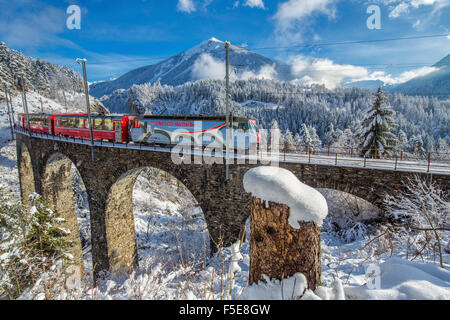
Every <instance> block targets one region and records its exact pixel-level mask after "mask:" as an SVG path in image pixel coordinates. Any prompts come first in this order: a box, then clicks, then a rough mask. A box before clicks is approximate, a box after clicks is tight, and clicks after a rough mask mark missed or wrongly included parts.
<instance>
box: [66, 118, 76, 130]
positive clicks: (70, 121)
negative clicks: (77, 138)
mask: <svg viewBox="0 0 450 320" xmlns="http://www.w3.org/2000/svg"><path fill="white" fill-rule="evenodd" d="M68 122H69V128H76V127H77V126H76V124H77V120H76V119H74V118H71V119H69V120H68Z"/></svg>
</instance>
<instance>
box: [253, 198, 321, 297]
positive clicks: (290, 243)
mask: <svg viewBox="0 0 450 320" xmlns="http://www.w3.org/2000/svg"><path fill="white" fill-rule="evenodd" d="M288 218H289V207H288V206H286V205H282V204H277V203H273V202H269V205H268V208H266V202H265V201H263V200H261V199H258V198H255V197H252V212H251V235H250V272H249V285H251V284H253V283H256V282H259V281H260V280H263V277H262V275H263V274H265V275H267V276H268V277H269V278H271V279H273V278H275V279H278V280H282V279H284V278H288V277H291V276H293V275H294V274H295V273H297V272H301V273H303V275H304V276H305V277H306V279H307V281H308V288H309V289H311V290H314V289H315V288H316V287H318V286H320V284H321V280H320V277H321V261H320V228H319V227H318V226H317V225H316V224H315V223H314V222H301V221H300V222H299V223H300V229H298V230H297V229H294V228H292V227H291V225H290V224H289V221H288Z"/></svg>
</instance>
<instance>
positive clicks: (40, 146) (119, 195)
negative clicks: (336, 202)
mask: <svg viewBox="0 0 450 320" xmlns="http://www.w3.org/2000/svg"><path fill="white" fill-rule="evenodd" d="M90 148H91V147H90V146H88V145H81V144H74V143H70V142H60V141H58V142H56V141H52V140H45V139H38V138H32V139H30V138H29V137H28V136H26V135H22V134H20V133H17V155H18V163H19V175H20V183H21V193H22V198H23V199H26V198H27V195H29V194H30V193H32V192H34V191H36V192H37V193H40V194H43V195H44V196H46V198H47V200H48V201H49V202H50V203H51V204H52V205H53V207H54V208H56V209H59V210H62V211H63V212H62V213H63V214H64V217H65V218H66V219H67V220H68V221H72V222H73V221H76V218H75V220H73V219H74V217H75V209H74V206H73V204H70V202H72V203H73V194H72V195H70V192H67V188H68V182H67V179H69V180H70V175H69V176H68V174H67V172H68V171H67V166H68V163H69V162H71V163H73V164H75V165H76V167H77V169H78V171H79V173H80V175H81V177H82V180H83V182H84V185H85V187H86V192H87V194H88V199H89V209H90V216H91V233H92V234H91V238H92V239H91V240H92V256H93V263H94V265H95V269H94V275H98V273H99V272H100V271H102V270H110V271H117V270H123V269H124V268H126V267H129V266H132V265H133V264H134V263H135V262H136V237H135V233H134V222H133V212H132V208H133V206H132V190H133V185H134V182H135V180H136V178H137V176H138V175H139V173H140V170H141V169H143V168H145V167H153V168H157V169H160V170H163V171H165V172H167V173H169V174H171V175H172V176H174V177H175V178H177V179H178V180H179V181H180V182H181V183H183V184H184V185H185V186H186V188H187V189H188V190H189V191H190V192H191V193H192V195H193V196H194V197H195V199H196V200H197V202H198V204H199V206H200V207H201V209H202V211H203V214H204V216H205V220H206V223H207V225H208V231H209V234H210V238H211V248H212V250H215V248H216V244H219V243H221V242H223V244H224V245H225V246H227V245H230V244H231V243H233V242H235V240H236V239H238V238H239V236H240V234H241V232H242V231H243V226H244V225H245V221H246V219H247V218H248V217H249V215H250V208H251V197H250V195H249V194H247V193H246V192H245V190H244V188H243V183H242V180H243V176H244V174H245V173H246V172H247V170H249V169H251V168H252V167H255V166H256V165H250V164H234V165H230V173H231V177H232V179H231V180H229V181H227V180H225V166H224V165H219V164H175V163H174V162H173V161H172V159H171V154H170V153H168V152H157V151H148V150H132V149H119V148H110V147H95V157H96V161H95V162H92V159H91V151H90ZM55 159H59V160H56V162H58V161H59V164H58V165H57V166H55ZM192 163H194V161H192ZM280 166H281V167H283V168H286V169H288V170H290V171H292V172H293V173H294V174H295V175H296V176H297V177H298V179H299V180H300V181H302V182H303V183H306V184H308V185H310V186H312V187H315V188H330V189H336V190H340V191H345V192H348V193H350V194H353V195H355V196H358V197H360V198H363V199H365V200H367V201H369V202H371V203H373V204H375V205H377V206H379V207H382V202H383V198H384V196H385V194H386V193H391V194H393V193H395V192H396V191H397V190H401V189H402V188H403V185H402V180H404V179H406V178H407V177H412V176H414V175H416V174H417V175H419V176H423V177H426V178H427V179H432V180H433V181H434V182H435V183H436V184H437V185H439V186H440V187H441V188H442V189H444V190H448V189H449V178H450V176H448V175H437V174H433V175H432V176H430V175H428V174H425V173H409V172H402V171H393V170H392V171H390V170H373V169H364V168H346V167H337V166H326V165H313V164H299V163H280ZM72 228H73V229H76V226H75V225H74V224H73V223H72V227H71V229H72ZM74 232H75V233H76V230H74Z"/></svg>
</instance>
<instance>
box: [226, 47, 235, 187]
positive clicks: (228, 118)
mask: <svg viewBox="0 0 450 320" xmlns="http://www.w3.org/2000/svg"><path fill="white" fill-rule="evenodd" d="M229 49H230V42H228V41H225V86H226V88H225V107H226V121H227V125H226V130H225V148H226V149H225V150H226V151H225V153H226V156H225V179H226V180H230V164H229V158H230V141H231V139H232V138H233V135H232V130H233V128H232V125H231V122H232V121H233V115H232V114H231V108H230V63H229Z"/></svg>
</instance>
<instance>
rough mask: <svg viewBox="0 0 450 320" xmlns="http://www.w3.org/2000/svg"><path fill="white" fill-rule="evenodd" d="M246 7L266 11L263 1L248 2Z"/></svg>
mask: <svg viewBox="0 0 450 320" xmlns="http://www.w3.org/2000/svg"><path fill="white" fill-rule="evenodd" d="M244 6H247V7H250V8H259V9H265V7H264V2H263V0H246V1H245V3H244Z"/></svg>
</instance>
